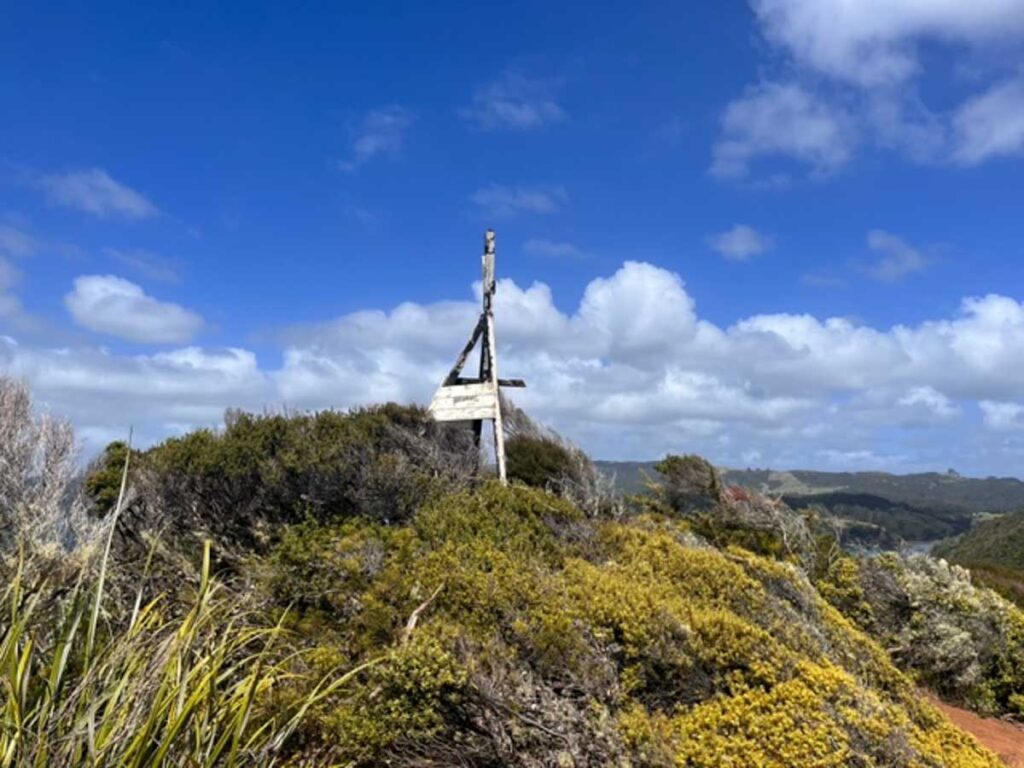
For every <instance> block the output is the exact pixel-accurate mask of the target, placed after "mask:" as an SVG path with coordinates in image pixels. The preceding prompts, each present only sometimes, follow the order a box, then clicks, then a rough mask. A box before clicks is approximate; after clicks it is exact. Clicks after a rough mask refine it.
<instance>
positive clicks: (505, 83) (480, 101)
mask: <svg viewBox="0 0 1024 768" xmlns="http://www.w3.org/2000/svg"><path fill="white" fill-rule="evenodd" d="M560 85H561V83H560V82H559V81H558V80H553V79H540V78H532V77H527V76H526V75H524V74H522V73H520V72H516V71H513V70H509V71H507V72H505V73H504V74H502V75H501V76H500V77H499V78H497V79H496V80H494V81H492V82H490V83H488V84H487V85H485V86H483V87H482V88H479V89H478V90H477V91H476V92H475V93H474V94H473V103H472V104H471V105H470V106H468V107H465V108H463V109H460V110H459V115H460V116H461V117H462V118H463V119H464V120H466V121H467V122H469V123H471V124H472V125H473V126H475V127H477V128H479V129H481V130H485V131H492V130H499V129H506V130H516V131H528V130H534V129H536V128H540V127H542V126H544V125H547V124H549V123H555V122H559V121H561V120H564V119H565V118H566V112H565V110H564V109H563V108H562V106H561V105H560V104H559V103H558V101H557V100H556V95H557V91H558V89H559V86H560Z"/></svg>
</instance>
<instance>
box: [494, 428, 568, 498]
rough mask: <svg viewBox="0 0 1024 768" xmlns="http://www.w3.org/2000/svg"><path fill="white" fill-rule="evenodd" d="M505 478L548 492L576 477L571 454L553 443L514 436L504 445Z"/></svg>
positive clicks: (532, 437) (540, 438) (548, 440)
mask: <svg viewBox="0 0 1024 768" xmlns="http://www.w3.org/2000/svg"><path fill="white" fill-rule="evenodd" d="M505 456H506V459H507V462H508V477H509V479H510V480H518V481H520V482H522V483H525V484H526V485H530V486H533V487H534V488H550V487H552V486H557V485H559V484H560V483H562V482H563V481H564V480H565V479H566V478H569V479H572V478H573V477H574V476H575V474H576V473H577V469H576V461H575V457H574V456H573V454H572V453H571V452H570V451H569V449H568V448H566V447H565V446H564V445H561V444H559V443H558V442H556V441H554V440H550V439H547V438H544V437H538V436H533V435H516V436H515V437H512V438H509V440H508V441H507V442H506V443H505Z"/></svg>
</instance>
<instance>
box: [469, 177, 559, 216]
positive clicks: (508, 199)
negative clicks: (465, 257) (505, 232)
mask: <svg viewBox="0 0 1024 768" xmlns="http://www.w3.org/2000/svg"><path fill="white" fill-rule="evenodd" d="M567 199H568V195H566V193H565V189H564V188H562V187H558V186H537V187H526V186H512V187H510V186H504V185H501V184H490V185H488V186H486V187H481V188H480V189H478V190H477V191H476V192H474V193H473V194H472V195H471V196H470V200H472V201H473V202H474V203H476V204H477V205H478V206H480V207H481V208H482V209H483V210H484V211H485V212H486V213H488V214H489V215H491V216H494V217H498V218H504V217H507V216H514V215H516V214H518V213H542V214H543V213H554V212H555V211H557V210H558V209H559V208H561V207H562V205H564V204H565V202H566V200H567Z"/></svg>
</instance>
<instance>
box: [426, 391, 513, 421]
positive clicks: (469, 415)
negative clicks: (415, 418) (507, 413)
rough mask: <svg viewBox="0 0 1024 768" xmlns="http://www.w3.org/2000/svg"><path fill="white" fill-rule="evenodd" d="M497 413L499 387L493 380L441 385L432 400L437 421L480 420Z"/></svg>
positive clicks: (431, 408)
mask: <svg viewBox="0 0 1024 768" xmlns="http://www.w3.org/2000/svg"><path fill="white" fill-rule="evenodd" d="M497 414H498V388H497V387H496V386H495V384H494V382H492V381H486V382H483V383H479V384H450V385H448V386H441V387H438V390H437V392H435V393H434V399H433V400H431V401H430V415H431V416H433V417H434V420H435V421H478V420H480V419H493V418H495V417H496V416H497Z"/></svg>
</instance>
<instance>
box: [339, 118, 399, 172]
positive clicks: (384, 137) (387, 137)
mask: <svg viewBox="0 0 1024 768" xmlns="http://www.w3.org/2000/svg"><path fill="white" fill-rule="evenodd" d="M410 125H412V115H411V114H410V113H409V111H408V110H406V109H404V108H403V107H400V106H398V105H397V104H392V105H391V106H388V107H383V108H381V109H374V110H371V111H370V112H368V113H367V114H366V115H365V116H364V117H363V119H362V122H361V124H360V126H359V128H358V130H357V131H356V135H355V138H354V139H353V141H352V147H351V154H350V157H349V159H348V160H344V161H342V162H340V163H339V166H340V167H341V168H342V170H345V171H354V170H356V169H357V168H359V167H360V166H361V165H363V164H365V163H367V162H369V161H370V160H373V159H374V158H376V157H381V156H384V157H396V156H397V155H398V154H399V153H400V152H401V151H402V143H403V142H404V140H405V132H406V131H407V130H408V128H409V126H410Z"/></svg>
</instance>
